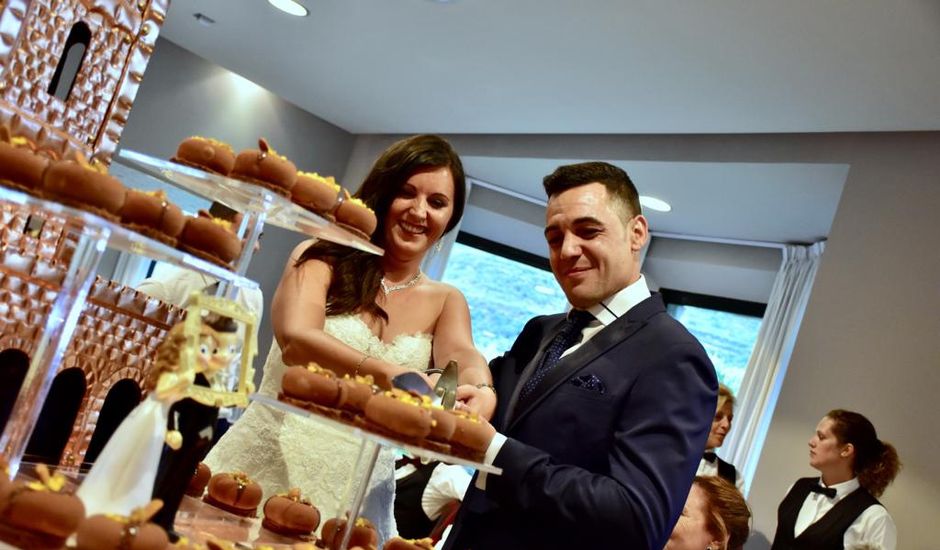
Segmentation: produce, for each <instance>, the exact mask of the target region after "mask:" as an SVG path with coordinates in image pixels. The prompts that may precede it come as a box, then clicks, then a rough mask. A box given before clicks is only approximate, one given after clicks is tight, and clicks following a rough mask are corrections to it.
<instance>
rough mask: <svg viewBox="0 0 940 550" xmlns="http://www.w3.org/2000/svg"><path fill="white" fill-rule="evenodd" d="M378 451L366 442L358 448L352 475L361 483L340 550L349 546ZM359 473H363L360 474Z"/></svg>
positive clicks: (379, 448) (379, 447)
mask: <svg viewBox="0 0 940 550" xmlns="http://www.w3.org/2000/svg"><path fill="white" fill-rule="evenodd" d="M380 450H382V447H381V446H379V445H378V444H377V443H375V442H373V441H367V440H363V441H362V446H361V447H359V457H358V458H357V459H356V469H355V473H354V474H353V475H359V477H360V479H362V483H360V484H359V490H357V491H356V496H355V498H354V499H353V505H352V509H351V510H350V511H349V517H348V518H347V520H346V529H345V530H344V531H343V541H342V542H341V543H340V545H339V548H340V550H346V548H347V547H348V545H349V538H350V537H351V536H352V531H353V527H355V526H356V520H357V519H359V512H361V511H362V502H363V501H364V500H365V497H366V491H368V490H369V481H371V480H372V471H373V470H375V462H376V460H378V458H379V451H380ZM360 472H363V473H362V474H360ZM338 517H342V516H338Z"/></svg>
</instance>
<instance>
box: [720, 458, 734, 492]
mask: <svg viewBox="0 0 940 550" xmlns="http://www.w3.org/2000/svg"><path fill="white" fill-rule="evenodd" d="M718 477H720V478H723V479H724V480H725V481H728V482H729V483H731V484H732V485H735V486H737V485H736V483H737V482H738V471H737V470H735V469H734V466H733V465H732V464H731V463H730V462H725V461H724V460H722V459H721V458H720V457H719V458H718Z"/></svg>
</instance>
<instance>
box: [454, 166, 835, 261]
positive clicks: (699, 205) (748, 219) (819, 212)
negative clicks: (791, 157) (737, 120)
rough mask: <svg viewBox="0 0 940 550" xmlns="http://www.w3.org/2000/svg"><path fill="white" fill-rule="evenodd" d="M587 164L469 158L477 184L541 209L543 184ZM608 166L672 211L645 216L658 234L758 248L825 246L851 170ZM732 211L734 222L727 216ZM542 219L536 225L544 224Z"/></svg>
mask: <svg viewBox="0 0 940 550" xmlns="http://www.w3.org/2000/svg"><path fill="white" fill-rule="evenodd" d="M584 160H592V159H520V158H493V157H472V156H467V157H463V161H464V166H465V168H466V170H467V173H469V174H473V177H474V178H476V179H481V180H483V181H484V182H487V183H492V182H499V184H498V186H499V187H501V188H503V189H508V190H510V191H513V192H516V193H519V194H521V195H526V196H528V197H531V198H532V199H534V202H540V203H541V202H544V200H545V192H544V191H543V190H542V187H541V176H544V175H546V174H550V173H551V172H552V171H553V170H554V169H555V168H556V167H557V166H559V165H561V164H568V163H573V162H582V161H584ZM610 162H612V163H613V164H616V165H618V166H620V167H621V168H623V169H624V170H626V171H627V173H628V174H630V178H631V179H632V180H633V181H634V182H635V183H636V184H637V187H639V188H640V191H641V192H642V193H643V194H644V195H650V196H653V197H656V198H659V199H663V200H665V201H666V202H668V203H669V204H670V205H671V206H672V211H670V212H668V213H662V212H656V211H654V210H651V209H649V208H646V209H644V215H645V216H646V218H647V219H648V220H649V223H650V228H651V229H652V230H653V231H656V232H659V233H672V234H679V235H686V236H707V237H709V238H713V239H733V240H744V241H759V242H798V243H811V242H816V241H818V240H821V239H824V238H825V237H826V236H827V235H829V229H830V227H831V225H832V219H833V216H834V214H835V211H836V207H837V206H838V204H839V197H840V196H841V195H842V187H843V184H844V182H845V178H846V176H847V175H848V170H849V167H848V166H847V165H845V164H752V163H707V162H624V161H619V160H611V161H610ZM533 174H539V175H540V176H539V177H538V178H533V177H532V175H533ZM533 180H534V181H533ZM533 191H535V192H534V193H533ZM729 205H731V206H730V208H731V209H733V211H734V215H728V212H729ZM541 217H542V215H541V214H540V219H539V220H533V221H535V222H536V223H541ZM538 237H539V240H541V233H540V232H539V233H538Z"/></svg>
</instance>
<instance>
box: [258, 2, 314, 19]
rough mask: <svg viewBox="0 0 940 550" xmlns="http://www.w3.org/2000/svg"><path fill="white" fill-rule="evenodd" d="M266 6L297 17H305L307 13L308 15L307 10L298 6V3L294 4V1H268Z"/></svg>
mask: <svg viewBox="0 0 940 550" xmlns="http://www.w3.org/2000/svg"><path fill="white" fill-rule="evenodd" d="M268 4H271V5H272V6H274V7H275V8H277V9H279V10H281V11H282V12H284V13H289V14H291V15H296V16H298V17H305V16H306V15H307V13H309V12H308V11H307V8H305V7H303V6H302V5H300V2H296V1H295V0H268Z"/></svg>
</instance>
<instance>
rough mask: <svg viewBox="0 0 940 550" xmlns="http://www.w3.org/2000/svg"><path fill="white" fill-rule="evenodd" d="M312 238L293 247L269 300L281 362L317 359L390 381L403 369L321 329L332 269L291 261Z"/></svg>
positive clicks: (338, 369) (340, 371)
mask: <svg viewBox="0 0 940 550" xmlns="http://www.w3.org/2000/svg"><path fill="white" fill-rule="evenodd" d="M312 243H313V241H306V242H303V243H301V244H300V245H298V246H297V247H296V248H295V249H294V251H293V252H292V253H291V257H290V259H289V260H288V262H287V265H286V266H285V267H284V274H283V275H282V276H281V281H280V283H279V284H278V286H277V290H276V291H275V293H274V299H273V300H272V302H271V322H272V324H273V325H274V337H275V339H276V340H277V343H278V345H279V346H280V347H281V355H282V358H283V360H284V363H285V364H287V365H306V364H307V363H309V362H311V361H315V362H317V363H319V364H320V365H322V366H324V367H327V368H329V369H332V370H334V371H335V372H336V373H337V374H339V375H340V376H342V375H343V374H350V375H352V374H353V373H357V372H358V374H361V375H366V374H371V375H372V376H373V378H375V381H376V383H377V384H379V385H380V386H383V387H388V386H389V380H390V379H391V377H393V376H395V375H397V374H400V373H402V372H405V371H406V370H407V369H405V368H404V367H401V366H398V365H393V364H392V363H388V362H385V361H381V360H379V359H376V358H374V357H368V356H366V355H365V354H364V353H362V352H361V351H358V350H356V349H354V348H351V347H349V346H347V345H346V344H344V343H343V342H341V341H340V340H338V339H336V338H334V337H333V336H330V335H329V334H327V333H326V332H325V331H324V330H323V324H324V322H325V320H326V300H327V290H328V289H329V286H330V278H331V277H332V270H331V268H330V266H329V265H327V264H326V263H324V262H322V261H320V260H309V261H306V262H304V263H303V264H301V265H300V266H295V263H296V262H297V258H299V257H300V254H301V253H303V251H304V250H306V249H307V247H308V246H310V245H311V244H312Z"/></svg>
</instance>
